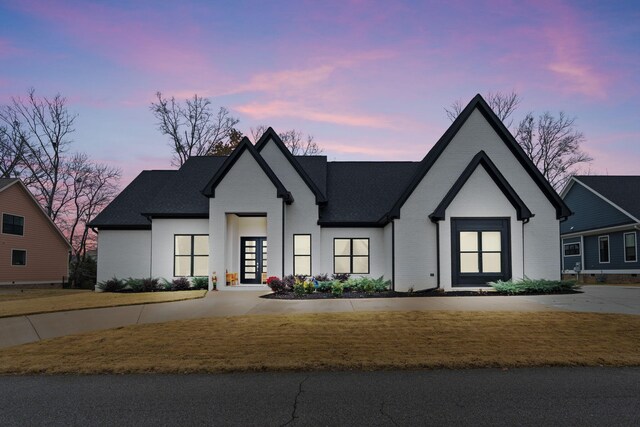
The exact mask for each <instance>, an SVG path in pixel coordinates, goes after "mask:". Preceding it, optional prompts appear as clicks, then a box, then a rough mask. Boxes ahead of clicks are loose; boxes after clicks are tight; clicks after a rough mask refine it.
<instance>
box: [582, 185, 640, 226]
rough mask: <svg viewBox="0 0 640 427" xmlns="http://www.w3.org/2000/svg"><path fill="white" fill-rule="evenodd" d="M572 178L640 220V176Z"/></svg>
mask: <svg viewBox="0 0 640 427" xmlns="http://www.w3.org/2000/svg"><path fill="white" fill-rule="evenodd" d="M574 178H575V179H577V180H578V181H580V182H582V183H583V184H585V185H586V186H587V187H590V188H592V189H593V190H595V191H597V192H598V193H600V194H601V195H602V196H604V197H606V198H607V199H608V200H609V201H611V202H612V203H615V204H616V205H618V206H620V207H621V208H622V209H624V210H625V211H627V212H628V213H630V214H631V215H633V216H634V217H636V218H638V219H640V175H627V176H625V175H609V176H601V175H585V176H575V177H574Z"/></svg>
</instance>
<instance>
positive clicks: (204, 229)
mask: <svg viewBox="0 0 640 427" xmlns="http://www.w3.org/2000/svg"><path fill="white" fill-rule="evenodd" d="M176 234H205V235H208V234H209V221H208V220H207V219H204V218H202V219H200V218H198V219H190V218H154V219H153V220H152V229H151V248H152V252H151V254H152V257H151V271H152V276H153V277H157V278H161V279H167V280H173V279H174V278H175V276H174V275H173V259H174V236H175V235H176Z"/></svg>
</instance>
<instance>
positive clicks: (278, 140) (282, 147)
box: [255, 127, 327, 204]
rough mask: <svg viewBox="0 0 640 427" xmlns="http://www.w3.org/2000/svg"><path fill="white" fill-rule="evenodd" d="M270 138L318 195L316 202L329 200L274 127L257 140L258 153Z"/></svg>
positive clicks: (316, 195) (320, 202)
mask: <svg viewBox="0 0 640 427" xmlns="http://www.w3.org/2000/svg"><path fill="white" fill-rule="evenodd" d="M269 140H271V141H273V143H274V144H275V145H276V147H278V149H279V150H280V151H281V152H282V154H283V155H284V157H286V159H287V160H288V161H289V163H290V164H291V166H293V168H294V169H295V170H296V172H297V173H298V175H300V178H302V180H303V181H304V182H305V184H307V187H309V190H311V192H312V193H313V194H314V195H315V197H316V204H322V203H326V202H327V198H326V197H325V195H324V193H323V192H322V191H321V190H320V189H319V188H318V186H317V185H316V183H315V182H313V180H312V179H311V178H310V177H309V175H308V174H307V172H306V171H305V170H304V168H303V167H302V166H301V165H300V163H299V162H298V161H297V160H296V158H295V157H294V156H293V155H292V154H291V152H290V151H289V149H288V148H287V146H286V145H284V142H282V139H281V138H280V136H279V135H278V134H277V133H276V131H274V130H273V128H271V127H269V128H268V129H267V130H266V131H265V132H264V133H263V134H262V136H261V137H260V139H259V140H258V142H256V146H255V147H256V150H258V153H259V152H261V151H262V149H263V148H264V147H265V146H266V145H267V143H268V141H269Z"/></svg>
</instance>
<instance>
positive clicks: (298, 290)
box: [293, 282, 305, 296]
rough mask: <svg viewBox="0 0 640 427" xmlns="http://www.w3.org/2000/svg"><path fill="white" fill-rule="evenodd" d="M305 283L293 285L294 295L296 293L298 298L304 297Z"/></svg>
mask: <svg viewBox="0 0 640 427" xmlns="http://www.w3.org/2000/svg"><path fill="white" fill-rule="evenodd" d="M304 292H305V290H304V282H295V283H294V284H293V293H295V294H296V295H298V296H302V295H304Z"/></svg>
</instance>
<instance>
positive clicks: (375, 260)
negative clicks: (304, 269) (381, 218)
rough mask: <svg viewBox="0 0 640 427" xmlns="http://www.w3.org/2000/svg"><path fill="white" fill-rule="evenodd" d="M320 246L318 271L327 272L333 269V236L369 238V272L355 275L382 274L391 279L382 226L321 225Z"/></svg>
mask: <svg viewBox="0 0 640 427" xmlns="http://www.w3.org/2000/svg"><path fill="white" fill-rule="evenodd" d="M321 233H322V242H321V243H322V245H321V246H322V247H321V257H320V262H321V266H320V268H321V270H320V271H319V272H320V273H329V275H331V274H332V273H333V272H334V270H333V239H335V238H368V239H369V274H355V275H354V276H355V277H359V276H366V277H374V278H378V277H380V276H384V278H385V279H389V280H391V271H390V270H389V271H387V268H388V266H390V265H391V263H389V262H388V260H387V259H386V256H387V255H388V254H389V251H388V250H387V248H386V246H385V229H384V228H373V227H370V228H364V227H363V228H359V227H335V228H329V227H323V228H322V232H321Z"/></svg>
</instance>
